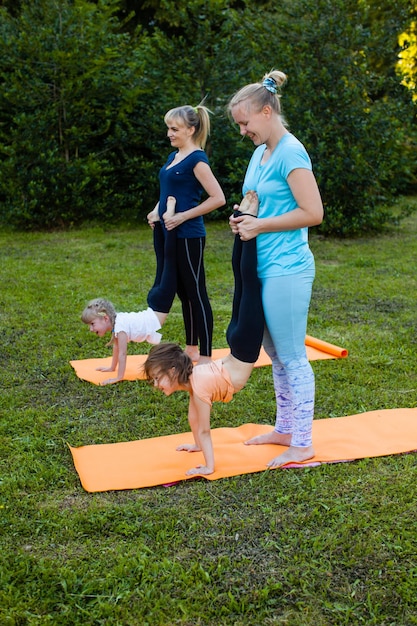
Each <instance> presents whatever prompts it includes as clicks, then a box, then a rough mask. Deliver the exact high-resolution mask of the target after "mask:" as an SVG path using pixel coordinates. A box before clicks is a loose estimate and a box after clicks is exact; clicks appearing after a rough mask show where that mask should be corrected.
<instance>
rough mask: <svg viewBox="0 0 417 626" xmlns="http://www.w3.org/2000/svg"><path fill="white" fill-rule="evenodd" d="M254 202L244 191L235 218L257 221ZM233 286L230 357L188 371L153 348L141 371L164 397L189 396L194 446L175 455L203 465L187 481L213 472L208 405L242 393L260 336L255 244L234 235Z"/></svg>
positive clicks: (164, 347) (180, 355) (171, 351)
mask: <svg viewBox="0 0 417 626" xmlns="http://www.w3.org/2000/svg"><path fill="white" fill-rule="evenodd" d="M257 210H258V198H257V195H256V193H255V192H253V191H249V192H248V193H247V194H246V195H245V197H244V198H243V200H242V202H241V204H240V206H239V211H235V216H237V215H243V214H245V215H246V214H248V215H252V216H253V217H256V215H257ZM232 267H233V274H234V281H235V290H234V296H233V306H232V317H231V320H230V323H229V326H228V329H227V333H226V338H227V342H228V344H229V347H230V353H229V354H228V355H227V356H226V357H224V358H222V359H218V360H215V361H211V362H210V363H203V364H201V365H197V366H195V367H194V366H193V363H192V361H191V359H190V357H189V356H188V354H186V353H185V352H184V351H183V350H182V348H181V347H180V346H179V345H177V344H175V343H161V344H160V345H157V346H154V347H153V348H152V349H151V351H150V353H149V355H148V358H147V359H146V361H145V363H144V366H143V369H144V372H145V376H146V379H147V380H148V381H149V382H151V383H153V384H154V385H155V387H157V388H158V389H160V390H161V391H162V392H163V393H164V394H165V395H166V396H170V395H171V394H172V393H174V392H175V391H187V392H188V393H189V394H190V401H189V407H188V421H189V424H190V427H191V431H192V433H193V436H194V443H193V444H183V445H181V446H179V447H178V448H177V450H185V451H187V452H200V451H201V452H203V456H204V462H205V465H197V466H196V467H194V468H192V469H190V470H188V471H187V472H186V474H187V475H188V476H193V475H196V474H198V475H208V474H212V473H213V472H214V453H213V445H212V441H211V434H210V412H211V406H212V403H213V402H230V400H231V399H232V398H233V395H234V394H235V393H236V392H237V391H240V390H241V389H243V387H244V386H245V384H246V383H247V381H248V379H249V376H250V375H251V372H252V370H253V367H254V364H255V362H256V361H257V359H258V357H259V352H260V349H261V345H262V337H263V332H264V316H263V309H262V301H261V289H260V283H259V279H258V275H257V257H256V238H253V239H250V240H249V241H242V240H241V239H240V236H239V235H235V240H234V245H233V255H232Z"/></svg>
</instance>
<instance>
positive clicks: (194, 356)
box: [184, 346, 200, 363]
mask: <svg viewBox="0 0 417 626" xmlns="http://www.w3.org/2000/svg"><path fill="white" fill-rule="evenodd" d="M184 352H185V354H188V356H189V357H190V359H191V360H192V362H193V363H196V362H197V361H198V360H199V358H200V351H199V349H198V348H197V346H186V347H185V350H184Z"/></svg>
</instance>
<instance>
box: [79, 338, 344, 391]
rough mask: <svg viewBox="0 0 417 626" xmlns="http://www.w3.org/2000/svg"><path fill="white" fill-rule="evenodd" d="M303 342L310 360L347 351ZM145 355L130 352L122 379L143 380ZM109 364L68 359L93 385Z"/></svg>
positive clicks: (216, 353) (263, 357)
mask: <svg viewBox="0 0 417 626" xmlns="http://www.w3.org/2000/svg"><path fill="white" fill-rule="evenodd" d="M305 344H306V348H307V356H308V359H309V360H310V361H316V360H319V359H342V358H345V357H347V355H348V351H347V350H346V349H345V348H340V347H339V346H335V345H334V344H332V343H328V342H327V341H322V340H321V339H316V338H315V337H311V336H310V335H306V339H305ZM228 353H229V348H222V349H218V350H213V359H220V358H221V357H223V356H226V354H228ZM146 357H147V355H146V354H135V355H133V354H132V355H129V356H128V357H127V364H126V372H125V376H124V380H143V374H142V365H143V364H144V362H145V360H146ZM110 364H111V357H105V358H101V359H82V360H78V361H70V365H72V367H73V368H74V370H75V373H76V374H77V376H78V378H81V380H86V381H88V382H90V383H94V384H95V385H100V383H101V382H103V380H106V378H109V377H111V376H112V375H111V374H110V373H109V372H97V371H96V370H97V367H108V366H110ZM265 365H271V360H270V358H269V356H268V355H267V354H266V352H265V350H264V349H263V348H262V350H261V353H260V355H259V359H258V360H257V362H256V364H255V367H263V366H265Z"/></svg>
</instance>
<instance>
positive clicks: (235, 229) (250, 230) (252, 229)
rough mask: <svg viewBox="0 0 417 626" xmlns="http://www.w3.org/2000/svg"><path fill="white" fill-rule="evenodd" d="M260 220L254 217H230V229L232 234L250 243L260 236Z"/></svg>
mask: <svg viewBox="0 0 417 626" xmlns="http://www.w3.org/2000/svg"><path fill="white" fill-rule="evenodd" d="M260 221H261V220H260V219H259V218H257V217H256V218H255V217H253V216H252V215H240V216H239V217H233V216H232V215H231V216H230V217H229V224H230V228H231V229H232V233H234V234H235V235H239V237H240V238H241V240H242V241H249V240H250V239H253V238H254V237H256V236H257V235H259V230H258V227H259V223H260Z"/></svg>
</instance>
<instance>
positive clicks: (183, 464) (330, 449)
mask: <svg viewBox="0 0 417 626" xmlns="http://www.w3.org/2000/svg"><path fill="white" fill-rule="evenodd" d="M271 428H272V427H271V426H268V425H261V424H243V425H242V426H239V427H237V428H215V429H213V430H212V439H213V446H214V456H215V463H216V471H215V472H214V474H211V475H210V476H205V477H204V478H207V479H208V480H217V479H219V478H225V477H228V476H238V475H239V474H251V473H254V472H262V471H264V470H266V469H267V468H266V464H267V463H268V462H269V461H270V460H271V459H273V458H274V457H275V456H277V455H278V454H279V453H280V452H281V451H283V450H285V448H283V447H282V446H276V445H261V446H246V445H244V443H243V442H244V441H246V440H247V439H249V438H250V437H253V436H255V435H259V434H261V433H265V432H268V431H270V430H271ZM192 441H193V438H192V434H191V432H187V433H182V434H177V435H167V436H164V437H156V438H153V439H142V440H139V441H130V442H122V443H110V444H100V445H89V446H82V447H79V448H74V447H71V446H70V450H71V454H72V456H73V460H74V465H75V469H76V470H77V472H78V475H79V477H80V480H81V484H82V486H83V487H84V489H85V490H86V491H90V492H94V491H111V490H119V489H138V488H141V487H152V486H155V485H166V484H170V483H174V482H178V481H181V480H187V479H189V478H193V477H189V476H186V475H185V473H186V471H187V470H188V469H190V468H191V467H195V466H196V465H198V464H200V463H203V455H202V453H201V452H194V453H188V452H177V451H176V449H175V448H176V446H178V445H179V444H181V443H191V442H192ZM313 444H314V448H315V451H316V455H315V456H314V458H312V459H310V460H309V461H306V462H305V463H303V464H297V465H296V464H291V465H287V466H286V467H303V466H312V465H313V466H314V465H319V464H321V463H337V462H341V461H353V460H355V459H362V458H367V457H376V456H387V455H391V454H400V453H403V452H411V451H415V450H417V408H415V409H386V410H381V411H370V412H368V413H359V414H358V415H349V416H347V417H332V418H329V419H321V420H315V421H314V422H313Z"/></svg>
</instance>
